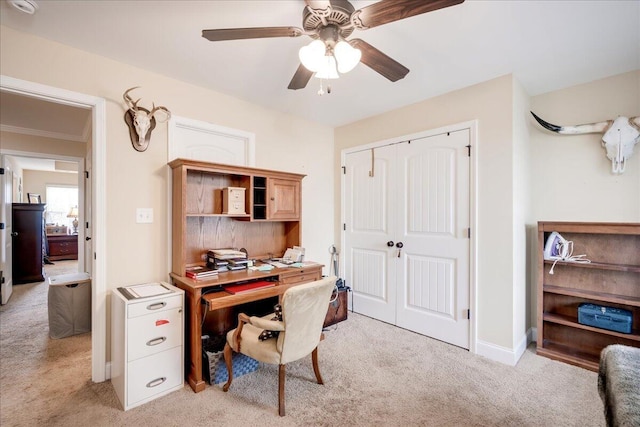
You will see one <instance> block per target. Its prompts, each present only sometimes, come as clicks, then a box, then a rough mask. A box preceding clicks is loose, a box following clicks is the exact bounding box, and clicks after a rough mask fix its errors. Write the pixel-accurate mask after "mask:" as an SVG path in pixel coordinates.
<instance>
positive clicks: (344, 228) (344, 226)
mask: <svg viewBox="0 0 640 427" xmlns="http://www.w3.org/2000/svg"><path fill="white" fill-rule="evenodd" d="M342 229H343V230H344V231H347V223H346V222H345V223H344V224H342Z"/></svg>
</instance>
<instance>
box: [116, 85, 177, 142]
mask: <svg viewBox="0 0 640 427" xmlns="http://www.w3.org/2000/svg"><path fill="white" fill-rule="evenodd" d="M139 87H140V86H136V87H132V88H131V89H127V90H126V91H125V93H124V94H123V95H122V97H123V98H124V102H126V104H127V106H128V107H129V109H128V110H127V111H126V112H125V113H124V121H125V122H126V123H127V125H128V126H129V136H130V137H131V143H132V144H133V148H135V149H136V150H137V151H145V150H146V149H147V147H148V146H149V141H150V140H151V131H152V130H153V129H154V128H155V127H156V119H155V115H156V113H157V112H158V111H162V112H163V113H164V115H165V117H164V119H163V120H162V121H167V120H169V119H170V118H171V112H170V111H169V110H167V109H166V108H165V107H163V106H159V107H156V105H155V104H153V107H152V108H151V111H149V110H147V109H146V108H142V107H138V102H140V99H138V100H137V101H134V100H133V99H132V98H131V96H129V92H131V91H132V90H134V89H138V88H139Z"/></svg>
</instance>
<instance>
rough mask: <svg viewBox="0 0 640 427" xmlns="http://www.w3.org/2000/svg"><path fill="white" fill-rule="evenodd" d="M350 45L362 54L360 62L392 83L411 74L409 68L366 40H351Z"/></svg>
mask: <svg viewBox="0 0 640 427" xmlns="http://www.w3.org/2000/svg"><path fill="white" fill-rule="evenodd" d="M349 44H351V46H353V47H355V48H357V49H360V51H361V52H362V58H360V62H362V63H363V64H364V65H366V66H367V67H369V68H371V69H372V70H373V71H375V72H377V73H379V74H381V75H383V76H384V77H386V78H387V79H389V80H391V81H392V82H396V81H398V80H400V79H402V78H404V76H406V75H407V74H408V73H409V69H408V68H407V67H405V66H404V65H402V64H401V63H399V62H398V61H396V60H394V59H392V58H390V57H389V56H387V55H385V54H384V53H382V52H380V51H379V50H378V49H376V48H375V47H373V46H371V45H370V44H369V43H367V42H365V41H364V40H360V39H352V40H349Z"/></svg>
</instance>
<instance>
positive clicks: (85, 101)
mask: <svg viewBox="0 0 640 427" xmlns="http://www.w3.org/2000/svg"><path fill="white" fill-rule="evenodd" d="M0 91H1V92H2V93H3V94H5V93H7V94H12V95H18V96H19V97H25V98H28V99H35V100H42V101H47V102H53V103H56V104H60V105H65V106H71V107H76V108H80V109H88V110H90V111H91V131H90V132H91V146H90V149H88V150H87V155H86V157H87V158H88V159H90V163H91V164H90V165H86V166H87V170H90V171H91V174H90V176H88V177H86V175H85V178H86V179H87V181H88V185H90V188H96V189H100V188H105V181H106V176H105V164H106V134H105V128H106V111H105V109H106V107H105V100H104V99H102V98H98V97H94V96H90V95H85V94H81V93H77V92H71V91H68V90H63V89H58V88H55V87H51V86H45V85H41V84H38V83H33V82H28V81H24V80H19V79H15V78H12V77H7V76H0ZM0 151H2V150H0ZM5 151H6V150H5ZM0 154H4V153H0ZM85 212H87V218H85V221H84V222H85V223H88V226H89V228H86V227H85V229H86V230H88V231H87V232H86V233H87V234H86V235H85V236H84V238H85V243H86V242H89V245H86V244H85V246H89V247H90V248H91V249H90V254H89V256H87V262H88V263H90V265H91V267H90V270H91V278H92V292H91V301H92V302H91V305H92V307H91V323H92V336H91V377H92V381H94V382H102V381H104V380H105V379H106V270H105V262H104V256H105V253H106V241H105V240H106V194H104V192H97V193H96V194H93V195H92V197H91V198H90V202H89V206H85ZM2 231H4V230H2ZM2 231H0V232H2ZM87 238H89V239H90V240H87Z"/></svg>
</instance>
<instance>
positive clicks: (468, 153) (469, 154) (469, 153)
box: [465, 145, 471, 157]
mask: <svg viewBox="0 0 640 427" xmlns="http://www.w3.org/2000/svg"><path fill="white" fill-rule="evenodd" d="M465 147H467V156H468V157H471V145H465Z"/></svg>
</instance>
